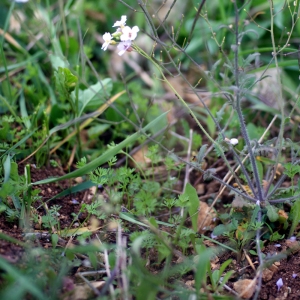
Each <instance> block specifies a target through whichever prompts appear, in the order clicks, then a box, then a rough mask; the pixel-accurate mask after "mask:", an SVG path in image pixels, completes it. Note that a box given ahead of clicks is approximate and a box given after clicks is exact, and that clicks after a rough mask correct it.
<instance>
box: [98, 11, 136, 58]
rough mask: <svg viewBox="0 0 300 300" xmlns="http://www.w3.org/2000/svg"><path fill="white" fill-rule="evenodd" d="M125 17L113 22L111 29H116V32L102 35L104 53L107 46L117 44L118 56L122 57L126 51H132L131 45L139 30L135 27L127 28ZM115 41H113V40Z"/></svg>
mask: <svg viewBox="0 0 300 300" xmlns="http://www.w3.org/2000/svg"><path fill="white" fill-rule="evenodd" d="M126 21H127V17H126V16H122V17H121V20H120V21H117V22H115V24H114V25H113V26H112V27H118V28H117V31H116V32H115V33H113V34H110V33H109V32H106V33H105V34H104V35H103V39H104V43H103V45H102V48H101V49H103V50H104V51H105V50H106V49H107V47H108V46H109V45H115V44H116V43H117V41H118V42H119V43H118V46H117V48H118V49H119V50H120V51H119V52H118V54H119V55H123V54H124V53H125V52H126V51H128V52H130V51H132V48H131V43H132V41H134V40H135V38H136V37H137V33H138V32H139V28H138V27H137V26H134V27H132V28H131V27H129V26H126ZM114 39H115V40H117V41H115V40H114Z"/></svg>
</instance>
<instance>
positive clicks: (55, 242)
mask: <svg viewBox="0 0 300 300" xmlns="http://www.w3.org/2000/svg"><path fill="white" fill-rule="evenodd" d="M58 238H59V237H58V235H57V234H56V233H54V234H52V235H51V242H52V247H53V248H56V246H57V243H58Z"/></svg>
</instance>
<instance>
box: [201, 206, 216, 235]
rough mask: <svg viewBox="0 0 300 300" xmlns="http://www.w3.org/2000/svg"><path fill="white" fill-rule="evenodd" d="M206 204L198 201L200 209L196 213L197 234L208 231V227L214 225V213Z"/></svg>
mask: <svg viewBox="0 0 300 300" xmlns="http://www.w3.org/2000/svg"><path fill="white" fill-rule="evenodd" d="M209 210H210V207H209V205H208V204H207V203H205V202H202V201H200V209H199V212H198V222H197V224H198V232H200V233H203V232H205V231H207V230H208V229H209V227H210V226H212V224H213V223H214V219H215V218H216V213H215V211H214V210H213V209H212V210H211V211H209Z"/></svg>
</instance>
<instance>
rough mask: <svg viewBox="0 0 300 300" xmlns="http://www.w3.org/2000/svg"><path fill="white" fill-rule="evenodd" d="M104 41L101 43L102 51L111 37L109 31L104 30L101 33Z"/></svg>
mask: <svg viewBox="0 0 300 300" xmlns="http://www.w3.org/2000/svg"><path fill="white" fill-rule="evenodd" d="M103 39H104V43H103V45H102V48H101V49H103V50H104V51H105V50H106V49H107V47H108V46H109V44H110V43H111V40H112V39H113V37H112V35H111V34H110V33H109V32H106V33H105V34H103Z"/></svg>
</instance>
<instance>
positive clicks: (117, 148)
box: [31, 111, 168, 185]
mask: <svg viewBox="0 0 300 300" xmlns="http://www.w3.org/2000/svg"><path fill="white" fill-rule="evenodd" d="M167 114H168V111H167V112H165V113H163V114H161V115H160V116H159V117H157V118H156V119H154V120H153V121H152V122H150V123H149V124H148V125H146V126H145V127H144V128H143V129H141V130H139V131H138V132H136V133H134V134H133V135H131V136H129V137H128V138H126V139H125V140H124V141H123V142H121V143H120V144H117V145H115V146H114V147H111V148H110V149H108V150H107V151H105V152H104V153H103V154H102V155H101V156H99V157H98V158H96V159H95V160H93V161H91V162H90V163H88V164H86V165H85V166H84V167H82V168H80V169H78V170H75V171H73V172H71V173H68V174H66V175H63V176H61V177H55V178H48V179H44V180H40V181H37V182H33V183H31V184H32V185H37V184H46V183H50V182H55V181H60V180H64V179H71V178H75V177H80V176H83V175H86V174H88V173H90V172H92V171H93V170H95V169H96V168H98V167H99V166H100V165H102V164H104V163H106V162H107V161H109V160H110V159H111V158H112V157H114V156H115V155H116V154H117V153H118V152H119V151H120V150H122V149H123V148H125V147H126V146H127V145H129V144H132V143H133V142H135V141H136V140H137V139H138V138H139V137H140V136H141V135H142V132H143V133H144V134H146V131H147V130H149V129H150V128H152V127H153V126H154V125H155V124H156V123H157V122H159V121H160V120H161V119H164V118H165V117H166V115H167Z"/></svg>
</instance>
